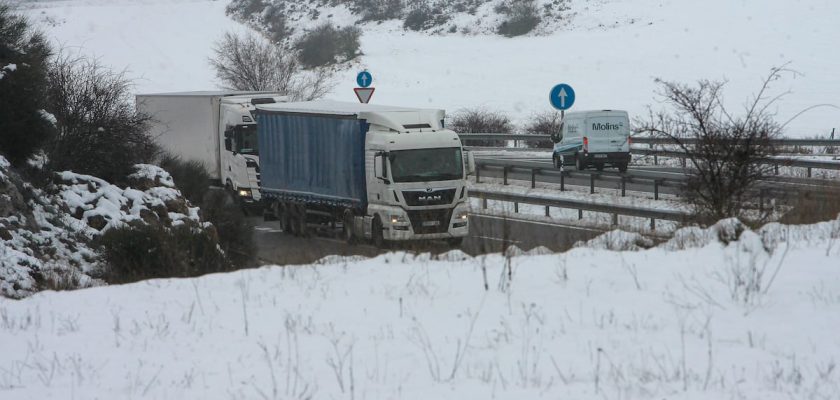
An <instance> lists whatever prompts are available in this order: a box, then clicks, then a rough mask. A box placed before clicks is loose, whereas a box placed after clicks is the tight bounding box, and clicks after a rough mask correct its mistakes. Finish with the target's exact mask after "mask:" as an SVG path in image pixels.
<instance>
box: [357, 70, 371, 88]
mask: <svg viewBox="0 0 840 400" xmlns="http://www.w3.org/2000/svg"><path fill="white" fill-rule="evenodd" d="M356 83H357V84H358V85H359V87H363V88H366V87H368V86H370V84H371V83H373V77H372V76H371V75H370V72H367V71H362V72H359V74H358V75H356Z"/></svg>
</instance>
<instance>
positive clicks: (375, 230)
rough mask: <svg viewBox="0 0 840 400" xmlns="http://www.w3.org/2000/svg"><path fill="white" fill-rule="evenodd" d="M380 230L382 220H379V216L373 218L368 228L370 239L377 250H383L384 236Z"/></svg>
mask: <svg viewBox="0 0 840 400" xmlns="http://www.w3.org/2000/svg"><path fill="white" fill-rule="evenodd" d="M382 229H383V228H382V220H380V219H379V216H376V217H374V218H373V224H372V225H371V228H370V237H371V241H373V245H374V246H376V248H379V249H382V248H385V236H384V234H383V233H382Z"/></svg>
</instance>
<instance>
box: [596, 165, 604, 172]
mask: <svg viewBox="0 0 840 400" xmlns="http://www.w3.org/2000/svg"><path fill="white" fill-rule="evenodd" d="M595 169H597V170H598V171H603V170H604V163H598V164H595Z"/></svg>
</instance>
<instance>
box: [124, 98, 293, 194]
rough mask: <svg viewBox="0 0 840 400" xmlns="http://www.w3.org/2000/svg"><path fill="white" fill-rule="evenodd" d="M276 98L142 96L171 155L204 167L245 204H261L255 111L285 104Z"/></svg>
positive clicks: (140, 103) (142, 108) (143, 108)
mask: <svg viewBox="0 0 840 400" xmlns="http://www.w3.org/2000/svg"><path fill="white" fill-rule="evenodd" d="M286 100H287V98H286V97H285V96H281V95H280V94H278V93H274V92H239V91H219V92H180V93H156V94H139V95H137V98H136V101H137V110H138V111H140V112H143V113H146V114H148V115H150V116H151V117H152V134H153V135H154V137H155V138H156V141H157V142H158V144H159V145H160V146H161V147H162V148H163V149H164V150H165V151H167V152H169V153H171V154H173V155H176V156H179V157H181V158H182V159H184V160H198V161H201V162H202V163H203V164H204V166H205V168H207V172H208V173H209V174H210V176H211V178H212V179H213V181H214V182H215V184H217V185H220V186H222V187H225V188H226V189H229V190H231V191H233V192H235V193H237V194H238V195H239V197H240V198H241V200H242V201H243V202H244V203H252V202H256V201H258V200H260V193H259V182H260V157H259V148H258V140H257V126H256V118H255V116H254V111H255V109H256V106H257V105H259V104H271V103H279V102H284V101H286Z"/></svg>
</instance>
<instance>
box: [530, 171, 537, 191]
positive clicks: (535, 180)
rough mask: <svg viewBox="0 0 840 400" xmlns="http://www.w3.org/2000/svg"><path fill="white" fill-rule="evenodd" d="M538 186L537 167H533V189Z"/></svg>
mask: <svg viewBox="0 0 840 400" xmlns="http://www.w3.org/2000/svg"><path fill="white" fill-rule="evenodd" d="M536 187H537V169H536V168H531V189H534V188H536Z"/></svg>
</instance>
